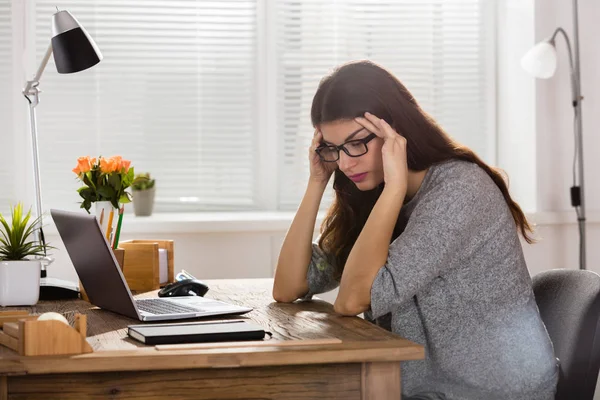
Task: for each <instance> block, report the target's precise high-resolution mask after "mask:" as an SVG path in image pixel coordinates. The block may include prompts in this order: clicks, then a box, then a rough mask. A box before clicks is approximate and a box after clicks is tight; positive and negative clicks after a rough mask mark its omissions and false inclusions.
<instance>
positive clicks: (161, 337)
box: [127, 319, 265, 345]
mask: <svg viewBox="0 0 600 400" xmlns="http://www.w3.org/2000/svg"><path fill="white" fill-rule="evenodd" d="M127 328H128V329H127V334H128V335H129V336H130V337H132V338H133V339H135V340H138V341H140V342H142V343H145V344H151V345H154V344H172V343H197V342H228V341H236V340H262V339H264V337H265V331H264V329H263V328H261V327H260V326H258V325H255V324H253V323H250V322H247V321H245V320H239V319H238V320H222V321H202V322H184V323H179V324H144V325H129V326H128V327H127Z"/></svg>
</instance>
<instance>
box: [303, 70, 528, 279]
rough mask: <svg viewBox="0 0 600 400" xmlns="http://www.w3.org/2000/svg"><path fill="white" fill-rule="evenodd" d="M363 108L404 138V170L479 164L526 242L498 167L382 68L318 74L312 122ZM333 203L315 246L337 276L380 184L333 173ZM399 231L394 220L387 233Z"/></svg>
mask: <svg viewBox="0 0 600 400" xmlns="http://www.w3.org/2000/svg"><path fill="white" fill-rule="evenodd" d="M366 111H368V112H370V113H372V114H374V115H376V116H378V117H379V118H383V119H384V120H385V121H387V122H388V123H389V124H390V125H391V126H392V127H393V128H394V129H395V130H396V132H401V133H402V135H403V136H404V137H405V138H406V142H407V149H406V152H407V162H408V168H409V169H411V170H413V171H423V170H425V169H427V168H429V167H431V166H432V165H434V164H437V163H441V162H444V161H447V160H450V159H459V160H464V161H468V162H472V163H475V164H477V165H479V166H480V167H481V168H482V169H483V170H484V171H485V172H487V174H488V175H489V176H490V177H491V178H492V180H493V181H494V183H495V184H496V185H497V186H498V188H499V189H500V191H501V192H502V195H503V196H504V199H505V200H506V203H507V204H508V207H509V208H510V212H511V214H512V216H513V218H514V220H515V224H516V226H517V228H518V230H519V231H520V233H521V235H522V236H523V237H524V239H525V240H526V241H527V242H528V243H532V242H533V239H532V237H531V233H532V227H531V225H530V224H529V222H528V221H527V218H526V217H525V214H524V213H523V211H522V210H521V208H520V207H519V205H518V204H517V203H516V202H515V201H514V200H513V199H512V198H511V197H510V193H509V192H508V186H507V184H506V182H505V180H504V178H503V175H502V171H501V170H500V169H498V168H494V167H490V166H489V165H487V164H486V163H485V162H483V160H481V158H479V157H478V156H477V155H476V154H475V153H474V152H473V151H472V150H471V149H469V148H468V147H466V146H463V145H461V144H460V143H457V142H456V141H454V140H453V139H452V138H451V137H450V136H449V135H448V134H446V132H444V130H443V129H442V128H441V127H440V126H439V125H438V124H437V123H436V122H435V121H434V120H433V118H431V116H429V115H428V114H427V113H426V112H425V111H423V110H422V109H421V107H420V106H419V104H418V103H417V101H416V100H415V98H414V97H413V96H412V94H411V93H410V92H409V91H408V90H407V89H406V87H404V85H403V84H402V83H401V82H400V81H399V80H398V79H397V78H396V77H394V75H392V74H391V73H390V72H389V71H387V70H386V69H385V68H383V67H381V66H379V65H377V64H375V63H373V62H370V61H356V62H351V63H348V64H344V65H342V66H340V67H338V68H337V69H336V70H334V71H333V72H332V73H331V74H330V75H328V76H326V77H324V78H323V79H322V80H321V82H320V84H319V88H318V89H317V92H316V94H315V97H314V98H313V103H312V108H311V119H312V124H313V126H315V127H317V126H319V125H321V124H323V123H326V122H332V121H338V120H352V119H353V118H355V117H358V116H363V115H364V113H365V112H366ZM333 189H334V191H335V196H334V199H333V203H332V205H331V207H330V208H329V210H328V213H327V215H326V217H325V220H324V221H323V224H322V225H321V238H320V240H319V245H320V246H321V247H322V248H323V249H324V250H325V251H326V253H328V254H329V255H330V256H331V257H332V258H333V259H332V260H330V261H331V262H332V263H333V265H334V266H335V268H336V272H337V274H338V277H339V276H340V275H341V273H342V271H343V268H344V264H345V263H346V260H347V258H348V255H349V254H350V250H351V249H352V246H354V243H355V242H356V239H357V238H358V235H359V234H360V232H361V230H362V228H363V226H364V225H365V223H366V221H367V218H368V217H369V214H370V212H371V210H372V209H373V206H374V205H375V202H376V201H377V199H378V198H379V195H380V194H381V192H382V190H383V184H381V185H379V186H378V187H377V188H375V189H373V190H370V191H364V192H363V191H360V190H359V189H357V188H356V186H355V185H354V183H352V181H350V179H348V178H347V177H346V176H345V175H344V173H342V172H341V171H340V170H339V169H336V170H335V172H334V180H333ZM403 229H404V227H403V226H400V224H399V223H397V224H396V229H394V233H393V236H392V240H394V239H395V238H397V237H398V236H399V235H400V234H401V233H402V230H403Z"/></svg>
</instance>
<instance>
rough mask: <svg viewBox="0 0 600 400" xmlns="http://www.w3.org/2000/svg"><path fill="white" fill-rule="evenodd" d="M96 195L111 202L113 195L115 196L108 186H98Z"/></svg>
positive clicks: (113, 190)
mask: <svg viewBox="0 0 600 400" xmlns="http://www.w3.org/2000/svg"><path fill="white" fill-rule="evenodd" d="M98 193H99V194H100V195H101V196H102V197H104V198H106V200H112V199H113V197H115V195H116V192H115V189H113V188H112V187H110V186H100V187H99V188H98Z"/></svg>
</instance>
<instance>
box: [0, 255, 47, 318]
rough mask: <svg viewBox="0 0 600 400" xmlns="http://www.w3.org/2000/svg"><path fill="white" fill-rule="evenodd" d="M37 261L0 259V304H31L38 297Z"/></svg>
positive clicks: (38, 271)
mask: <svg viewBox="0 0 600 400" xmlns="http://www.w3.org/2000/svg"><path fill="white" fill-rule="evenodd" d="M40 269H41V263H40V262H39V261H0V306H2V307H4V306H32V305H34V304H35V303H37V302H38V300H39V298H40Z"/></svg>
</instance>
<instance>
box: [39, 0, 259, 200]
mask: <svg viewBox="0 0 600 400" xmlns="http://www.w3.org/2000/svg"><path fill="white" fill-rule="evenodd" d="M55 5H56V2H55V1H48V0H35V13H36V16H35V21H36V25H35V40H36V43H35V48H36V59H37V60H39V59H40V58H41V57H42V55H43V52H44V51H45V49H46V47H47V45H48V41H49V40H50V21H51V16H52V14H53V13H54V12H55V11H56V9H55ZM60 7H61V8H63V9H66V10H69V11H70V12H71V13H72V14H73V15H74V16H75V17H76V18H77V19H78V20H79V22H80V23H81V24H82V25H83V26H84V27H85V28H86V30H87V31H88V32H89V33H90V35H91V36H92V37H93V38H94V40H95V41H96V43H97V45H98V47H99V48H100V50H101V52H102V53H103V56H104V60H103V61H102V62H100V64H98V65H96V66H95V67H93V68H91V69H89V70H86V71H83V72H80V73H76V74H72V75H69V76H67V75H59V74H58V73H57V72H56V69H55V67H54V65H53V61H51V65H49V67H48V69H47V71H46V72H45V74H44V76H43V79H42V83H41V85H40V87H41V88H42V89H43V90H44V93H43V94H42V100H41V101H42V102H43V104H40V106H39V107H38V129H39V138H40V164H41V169H42V172H41V179H42V190H43V195H44V208H45V209H48V208H50V207H61V208H77V207H78V206H77V202H78V201H79V200H80V199H79V198H78V195H77V193H76V188H77V187H78V186H79V185H78V183H77V182H76V180H75V175H74V174H73V173H72V172H71V169H72V168H73V167H74V166H75V163H76V159H77V157H78V156H83V155H91V156H97V155H104V156H111V155H114V154H120V155H122V156H123V157H124V158H126V159H130V160H132V165H133V166H134V167H135V170H136V172H150V173H151V174H152V175H153V177H155V178H156V182H157V183H156V185H157V203H156V210H157V211H179V210H180V211H185V210H202V209H245V208H251V207H253V205H254V196H255V191H254V187H255V179H256V174H255V171H254V170H255V164H256V160H255V154H256V151H255V140H254V137H255V134H256V127H255V125H256V110H255V102H254V98H255V92H256V90H257V88H256V83H255V68H256V5H255V2H254V1H250V0H248V1H244V0H237V1H236V0H227V1H224V0H219V1H195V0H187V1H183V0H182V1H158V0H144V1H134V0H129V1H125V0H88V1H85V2H82V1H79V0H70V1H69V0H65V1H62V2H61V4H60Z"/></svg>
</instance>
